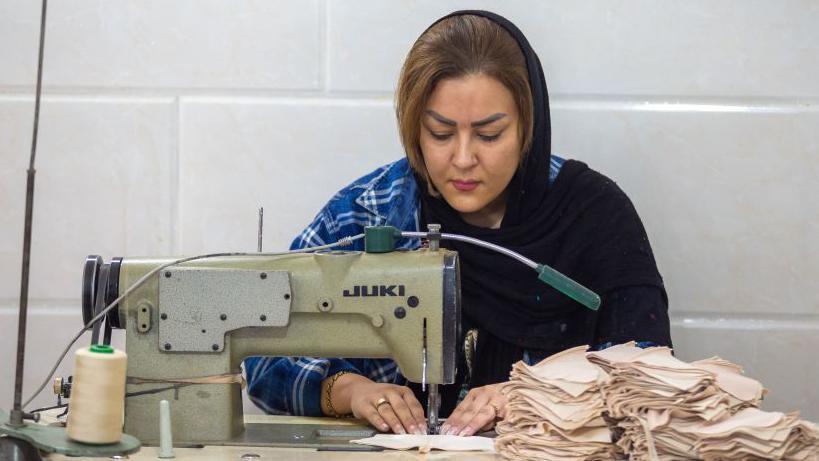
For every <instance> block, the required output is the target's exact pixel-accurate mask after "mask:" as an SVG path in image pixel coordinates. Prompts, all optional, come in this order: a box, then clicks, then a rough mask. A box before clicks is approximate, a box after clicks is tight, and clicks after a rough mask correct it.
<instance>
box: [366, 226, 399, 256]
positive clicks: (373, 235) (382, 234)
mask: <svg viewBox="0 0 819 461" xmlns="http://www.w3.org/2000/svg"><path fill="white" fill-rule="evenodd" d="M400 235H401V231H399V230H398V229H396V228H395V227H392V226H369V227H365V228H364V251H366V252H367V253H389V252H391V251H395V241H396V240H397V239H398V237H399V236H400Z"/></svg>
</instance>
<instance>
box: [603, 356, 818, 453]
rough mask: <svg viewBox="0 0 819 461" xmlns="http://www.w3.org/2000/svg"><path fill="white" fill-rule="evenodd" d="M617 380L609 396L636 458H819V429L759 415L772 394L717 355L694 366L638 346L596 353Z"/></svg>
mask: <svg viewBox="0 0 819 461" xmlns="http://www.w3.org/2000/svg"><path fill="white" fill-rule="evenodd" d="M589 360H590V361H592V362H594V363H596V364H598V365H600V366H601V367H602V368H604V369H606V370H607V371H608V372H609V374H610V379H609V381H608V382H606V383H605V384H604V385H603V386H602V388H601V391H602V392H603V394H604V396H605V398H606V404H607V407H608V409H609V413H610V416H612V417H613V418H615V420H616V424H617V426H618V428H619V429H620V430H621V431H622V432H619V431H618V432H619V434H620V438H619V440H618V442H617V444H618V446H620V447H621V448H622V449H623V450H624V451H625V452H626V453H627V454H628V455H629V458H630V459H632V460H644V459H645V460H649V459H650V460H671V459H708V460H710V459H714V460H716V459H789V460H790V459H792V460H800V461H801V460H806V459H819V439H817V431H816V426H815V425H813V424H811V423H809V422H806V421H800V420H799V418H798V414H796V413H793V414H788V415H783V414H782V413H774V412H764V411H761V410H758V409H756V408H755V407H757V406H758V405H759V403H760V401H761V400H762V397H763V396H764V394H765V392H766V390H765V389H764V388H763V387H762V385H761V384H760V383H759V382H758V381H756V380H753V379H751V378H748V377H746V376H743V375H742V369H741V367H739V366H738V365H735V364H733V363H731V362H728V361H726V360H723V359H720V358H718V357H713V358H710V359H706V360H700V361H696V362H692V363H690V364H689V363H686V362H682V361H680V360H677V359H675V358H674V357H672V356H671V351H670V350H669V349H667V348H649V349H639V348H636V347H633V345H632V344H625V345H620V346H615V347H613V348H611V349H607V350H604V351H600V352H593V353H589Z"/></svg>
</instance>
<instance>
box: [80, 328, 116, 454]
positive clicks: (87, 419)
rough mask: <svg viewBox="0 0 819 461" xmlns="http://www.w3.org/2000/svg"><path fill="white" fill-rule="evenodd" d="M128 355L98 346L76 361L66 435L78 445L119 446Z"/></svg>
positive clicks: (81, 351)
mask: <svg viewBox="0 0 819 461" xmlns="http://www.w3.org/2000/svg"><path fill="white" fill-rule="evenodd" d="M126 365H127V356H126V355H125V352H123V351H120V350H117V349H114V348H113V347H111V346H105V345H101V344H95V345H93V346H91V347H89V348H84V349H80V350H78V351H77V352H76V354H75V360H74V385H73V386H72V389H71V401H70V405H69V407H68V422H67V426H66V432H67V434H68V437H69V438H70V439H72V440H75V441H77V442H83V443H90V444H108V443H117V442H119V441H120V440H121V439H122V424H123V420H124V417H125V371H126V368H127V366H126Z"/></svg>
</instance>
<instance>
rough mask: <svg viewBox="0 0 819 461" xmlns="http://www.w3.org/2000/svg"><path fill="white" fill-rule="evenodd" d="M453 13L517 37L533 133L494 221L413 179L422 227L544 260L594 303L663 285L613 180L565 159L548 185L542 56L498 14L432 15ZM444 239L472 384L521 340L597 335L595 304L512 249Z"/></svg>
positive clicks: (515, 351)
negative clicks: (474, 334)
mask: <svg viewBox="0 0 819 461" xmlns="http://www.w3.org/2000/svg"><path fill="white" fill-rule="evenodd" d="M460 15H475V16H481V17H484V18H488V19H490V20H491V21H493V22H495V23H497V24H499V25H500V26H501V27H503V28H504V29H505V30H506V31H507V32H508V33H509V34H510V35H511V36H512V37H513V38H514V39H515V40H516V41H517V43H518V45H519V46H520V49H521V51H522V52H523V55H524V57H525V59H526V66H527V69H528V74H529V84H530V86H531V92H532V97H533V102H534V132H533V136H532V137H533V139H532V144H531V148H530V149H529V151H528V152H527V153H526V154H525V157H524V160H523V161H522V162H521V165H520V167H519V169H518V171H517V173H516V174H515V175H514V177H513V178H512V181H511V182H510V184H509V186H508V201H507V204H506V212H505V215H504V217H503V221H502V223H501V225H500V228H498V229H486V228H480V227H476V226H472V225H470V224H468V223H466V222H465V221H464V220H463V219H462V218H461V216H460V214H459V213H458V212H457V211H456V210H454V209H453V208H452V207H450V206H449V204H447V202H446V201H445V200H444V199H443V198H436V197H433V196H431V195H429V194H428V193H427V192H426V191H427V188H426V187H423V186H422V187H419V190H420V191H421V192H420V194H421V225H422V228H426V224H427V223H440V224H441V225H442V232H447V233H457V234H465V235H469V236H472V237H476V238H479V239H483V240H487V241H489V242H493V243H496V244H499V245H502V246H504V247H507V248H510V249H512V250H515V251H517V252H519V253H521V254H523V255H525V256H527V257H528V258H530V259H532V260H534V261H537V262H539V263H544V264H548V265H550V266H552V267H554V268H555V269H557V270H559V271H560V272H562V273H564V274H566V275H568V276H569V277H571V278H573V279H575V280H577V281H578V282H580V283H581V284H583V285H585V286H586V287H588V288H590V289H592V290H593V291H595V292H597V293H598V294H600V295H601V297H602V298H603V303H604V304H603V306H601V308H600V309H601V311H602V310H604V309H606V305H605V300H606V296H605V295H606V294H607V293H611V292H612V291H613V290H616V289H618V288H623V287H630V286H640V285H642V286H646V285H648V286H655V287H659V289H660V290H663V288H662V286H663V285H662V278H661V277H660V274H659V273H658V271H657V268H656V264H655V261H654V257H653V255H652V252H651V248H650V246H649V243H648V239H647V237H646V233H645V230H644V228H643V225H642V223H641V221H640V218H639V217H638V216H637V213H636V211H635V209H634V207H633V205H632V204H631V202H630V201H629V199H628V197H626V195H625V194H624V193H623V192H622V191H621V190H620V188H619V187H617V185H616V184H615V183H614V182H613V181H611V180H610V179H608V178H606V177H605V176H603V175H601V174H599V173H597V172H595V171H593V170H591V169H589V168H588V167H587V166H586V165H585V164H584V163H582V162H578V161H572V160H569V161H566V163H564V164H563V166H562V168H561V170H560V174H559V175H558V177H557V179H556V180H555V182H554V184H553V185H552V186H551V187H550V185H549V180H548V178H549V168H550V160H551V158H550V157H551V127H550V120H549V96H548V93H547V90H546V81H545V78H544V75H543V70H542V68H541V65H540V60H539V59H538V57H537V55H536V54H535V51H534V50H533V49H532V47H531V46H530V45H529V42H528V41H527V40H526V37H524V36H523V34H522V33H521V31H520V30H519V29H518V28H517V27H516V26H515V25H514V24H512V23H511V22H509V21H508V20H506V19H505V18H503V17H501V16H499V15H497V14H494V13H490V12H486V11H458V12H455V13H452V14H450V15H448V16H445V17H444V18H441V19H439V20H438V21H436V23H437V22H439V21H441V20H443V19H446V18H449V17H452V16H460ZM417 178H418V180H419V181H423V180H422V179H421V178H420V177H419V176H417ZM441 245H442V246H444V247H446V248H450V249H453V250H456V251H458V253H459V255H460V264H461V280H462V299H463V328H462V330H464V331H466V330H467V329H469V328H476V329H477V330H478V331H479V336H478V351H477V357H476V361H477V363H476V370H475V371H474V372H473V376H472V385H473V386H474V385H483V384H488V383H492V382H497V381H499V380H503V379H506V378H507V377H508V373H509V369H510V368H511V365H512V363H514V362H515V361H517V360H520V359H521V356H520V354H521V353H522V350H523V349H526V350H537V351H544V352H546V353H545V354H544V355H549V354H550V353H554V352H558V351H560V350H563V349H565V348H568V347H571V346H576V345H582V344H590V345H593V344H594V343H595V340H596V338H595V335H596V331H595V330H596V327H597V321H598V317H599V315H600V312H599V311H597V312H596V311H592V310H589V309H588V308H586V307H584V306H582V305H580V304H578V303H577V302H575V301H574V300H572V299H570V298H568V297H567V296H565V295H563V294H561V293H560V292H558V291H557V290H555V289H553V288H552V287H550V286H548V285H545V284H544V283H542V282H540V281H539V280H538V278H537V274H536V273H535V272H534V271H533V270H532V269H530V268H528V267H526V266H524V265H523V264H521V263H519V262H517V261H515V260H513V259H511V258H508V257H505V256H502V255H499V254H497V253H494V252H491V251H489V250H485V249H483V248H480V247H477V246H473V245H469V244H464V243H459V242H452V241H443V242H442V243H441ZM662 296H663V298H664V297H665V292H664V291H663V292H662ZM665 328H667V325H665Z"/></svg>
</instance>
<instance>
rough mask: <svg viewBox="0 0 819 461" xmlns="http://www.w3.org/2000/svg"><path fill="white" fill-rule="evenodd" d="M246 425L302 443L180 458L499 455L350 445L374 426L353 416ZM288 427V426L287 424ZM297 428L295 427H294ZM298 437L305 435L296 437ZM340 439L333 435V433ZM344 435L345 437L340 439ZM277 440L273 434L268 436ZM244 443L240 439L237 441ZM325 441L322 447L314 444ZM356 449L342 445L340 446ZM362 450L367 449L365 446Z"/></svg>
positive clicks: (252, 420)
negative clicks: (287, 446)
mask: <svg viewBox="0 0 819 461" xmlns="http://www.w3.org/2000/svg"><path fill="white" fill-rule="evenodd" d="M245 425H246V427H247V431H246V432H247V434H248V435H247V437H246V439H248V440H255V439H256V438H257V437H273V438H276V440H279V441H282V442H286V441H287V440H290V439H292V440H293V441H294V445H295V444H298V445H299V446H300V448H282V447H270V446H263V445H258V444H251V443H250V442H248V445H243V446H217V445H206V446H203V447H196V448H174V452H175V454H176V458H175V460H177V461H189V460H190V461H193V460H196V461H222V460H225V461H227V460H230V461H256V460H259V461H264V460H275V459H287V460H299V461H301V460H304V461H314V460H315V461H320V460H339V461H341V460H359V459H379V460H405V461H408V460H414V459H418V460H422V459H423V460H427V461H432V460H435V459H440V460H444V459H446V460H450V461H460V460H478V461H496V460H498V461H499V460H501V459H502V458H501V457H500V455H497V454H495V453H477V452H451V451H432V452H430V453H427V454H426V455H424V454H420V453H418V451H417V450H408V451H394V450H384V451H372V447H367V446H358V445H352V446H351V445H349V444H347V443H346V440H349V439H350V438H352V437H354V436H355V437H357V436H358V434H361V438H363V437H369V436H370V435H371V434H372V429H367V428H366V427H364V426H362V425H361V424H360V423H359V422H357V421H355V420H338V419H333V418H307V417H297V416H267V415H245ZM285 425H286V426H287V427H288V430H287V431H286V432H285V431H283V430H282V428H283V427H284V426H285ZM294 429H295V430H294ZM295 437H302V439H296V438H295ZM334 438H335V439H336V440H335V441H334V440H333V439H334ZM342 439H343V441H342ZM268 440H273V439H268ZM238 443H241V441H238ZM319 445H321V446H322V447H321V450H317V449H316V447H317V446H319ZM345 449H347V450H355V451H341V450H345ZM362 450H364V451H362ZM158 454H159V448H158V447H153V446H143V447H142V449H140V451H139V452H138V453H135V454H132V455H130V457H129V458H128V459H129V460H131V461H143V460H146V461H147V460H152V461H155V460H157V459H159V458H158V457H157V456H158ZM248 454H250V455H254V454H255V455H259V456H258V457H254V456H251V457H246V458H243V456H244V455H248ZM43 459H46V460H49V461H52V460H53V461H83V460H95V461H101V460H105V461H110V459H109V458H77V457H69V456H63V455H55V454H52V455H49V456H47V457H44V458H43Z"/></svg>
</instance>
